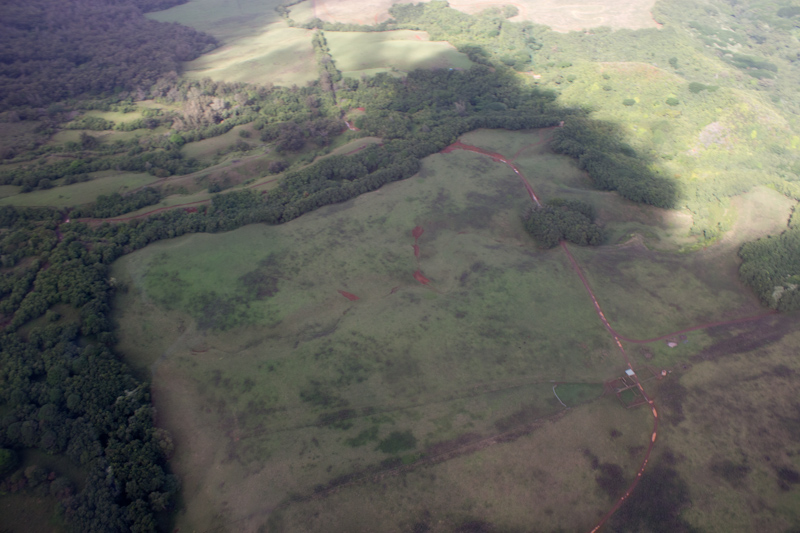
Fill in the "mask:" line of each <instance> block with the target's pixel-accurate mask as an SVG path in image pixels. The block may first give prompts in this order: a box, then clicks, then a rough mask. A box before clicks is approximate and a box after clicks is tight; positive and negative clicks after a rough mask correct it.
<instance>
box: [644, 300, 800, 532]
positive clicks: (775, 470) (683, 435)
mask: <svg viewBox="0 0 800 533" xmlns="http://www.w3.org/2000/svg"><path fill="white" fill-rule="evenodd" d="M798 318H800V317H798V316H797V314H796V313H795V314H794V315H778V316H776V317H772V318H770V319H767V320H766V321H763V322H760V323H757V324H756V323H753V324H751V325H747V326H739V327H733V328H715V329H714V330H711V331H710V333H711V334H712V337H713V340H714V343H715V346H713V347H712V348H709V349H706V350H701V351H699V352H698V353H697V354H696V355H695V356H694V357H693V358H692V359H691V365H692V366H691V367H690V368H689V369H688V370H687V371H685V372H682V374H683V375H681V376H680V379H674V380H668V381H664V382H662V383H661V386H660V387H659V388H658V389H657V392H656V395H655V397H656V401H658V402H659V404H660V405H661V409H660V412H661V414H662V416H663V419H662V421H663V422H664V426H665V429H666V431H663V430H662V431H661V432H660V433H659V435H660V436H661V438H662V439H663V441H661V442H660V443H659V447H660V448H661V449H662V450H669V451H670V452H671V454H672V455H673V457H674V460H675V463H674V468H675V470H676V471H677V472H678V473H679V474H680V476H681V477H682V478H683V479H685V480H687V481H689V482H690V489H691V494H692V506H691V508H690V509H688V510H687V511H686V512H685V513H684V517H685V519H686V520H687V521H688V522H689V523H691V524H692V525H695V526H696V527H699V528H701V529H702V530H703V531H736V532H747V531H790V530H792V528H793V527H796V525H797V523H798V522H797V521H798V509H797V483H798V481H799V480H800V475H798V471H800V460H798V458H800V447H798V445H797V443H798V437H799V436H800V416H798V410H797V402H796V398H797V394H796V390H795V385H794V384H795V382H796V379H797V375H798V372H800V365H799V364H798V360H797V357H796V354H797V349H798V346H800V334H799V333H798V332H797V322H798ZM677 377H678V376H676V378H677Z"/></svg>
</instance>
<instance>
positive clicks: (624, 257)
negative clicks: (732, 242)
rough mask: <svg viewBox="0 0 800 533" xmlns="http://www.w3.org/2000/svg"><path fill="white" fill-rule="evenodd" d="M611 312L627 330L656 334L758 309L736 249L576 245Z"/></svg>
mask: <svg viewBox="0 0 800 533" xmlns="http://www.w3.org/2000/svg"><path fill="white" fill-rule="evenodd" d="M571 250H572V252H573V255H574V256H575V258H576V260H577V261H578V262H579V263H580V264H581V266H582V268H583V271H584V273H585V274H586V277H587V278H588V280H589V283H590V284H591V286H592V288H593V290H594V292H595V295H596V296H597V299H598V301H599V302H600V305H601V307H602V308H603V310H604V312H605V315H606V317H607V318H608V320H609V321H610V322H611V324H612V326H613V327H614V328H615V329H616V330H617V331H618V332H619V333H620V334H622V335H625V336H627V337H632V338H642V339H647V338H652V337H658V336H661V335H665V334H668V333H671V332H673V331H678V330H680V329H683V328H687V327H691V326H694V325H697V324H701V323H703V322H714V321H718V320H724V319H726V318H730V319H733V318H737V317H742V316H749V315H753V314H757V313H758V312H759V310H760V307H759V305H758V301H757V300H756V299H755V297H754V295H753V294H752V293H751V292H750V291H748V290H746V289H744V288H743V287H742V286H741V285H740V283H739V281H738V278H737V269H736V265H735V257H736V256H735V253H736V249H735V248H734V249H730V248H729V249H727V250H725V254H726V255H727V256H728V257H724V256H722V257H720V255H718V254H717V253H716V252H717V250H715V249H710V250H707V251H705V252H703V251H700V252H694V253H692V254H673V253H668V252H659V251H655V250H648V249H647V248H645V247H644V246H642V245H641V244H638V243H636V242H631V243H630V244H625V245H619V246H606V247H601V248H599V249H591V250H590V249H586V248H579V247H571Z"/></svg>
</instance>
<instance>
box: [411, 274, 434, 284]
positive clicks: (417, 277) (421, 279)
mask: <svg viewBox="0 0 800 533" xmlns="http://www.w3.org/2000/svg"><path fill="white" fill-rule="evenodd" d="M414 279H415V280H417V281H419V282H420V283H422V284H423V285H427V284H428V283H430V282H431V280H429V279H428V278H426V277H425V276H423V275H422V272H420V271H419V270H417V271H415V272H414Z"/></svg>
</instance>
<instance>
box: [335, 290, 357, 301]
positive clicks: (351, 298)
mask: <svg viewBox="0 0 800 533" xmlns="http://www.w3.org/2000/svg"><path fill="white" fill-rule="evenodd" d="M339 294H341V295H342V296H344V297H345V298H347V299H348V300H350V301H351V302H355V301H356V300H359V299H360V298H359V297H358V296H356V295H355V294H351V293H349V292H346V291H339Z"/></svg>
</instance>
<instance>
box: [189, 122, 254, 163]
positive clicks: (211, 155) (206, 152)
mask: <svg viewBox="0 0 800 533" xmlns="http://www.w3.org/2000/svg"><path fill="white" fill-rule="evenodd" d="M242 130H245V131H247V132H249V134H250V137H248V138H246V139H244V138H242V137H241V136H240V133H239V132H240V131H242ZM239 140H242V141H244V142H246V143H247V144H248V145H251V146H252V145H261V144H262V143H261V141H260V140H259V139H258V132H257V131H253V128H252V126H250V125H249V124H244V125H241V126H236V127H234V128H231V130H230V131H228V132H227V133H223V134H222V135H217V136H216V137H211V138H209V139H203V140H202V141H196V142H191V143H188V144H185V145H183V147H181V153H182V154H183V156H184V157H193V158H195V159H199V160H201V161H211V160H214V159H215V158H216V157H217V155H218V154H219V152H221V151H222V150H227V149H229V148H230V147H231V146H232V145H234V144H236V142H237V141H239Z"/></svg>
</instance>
